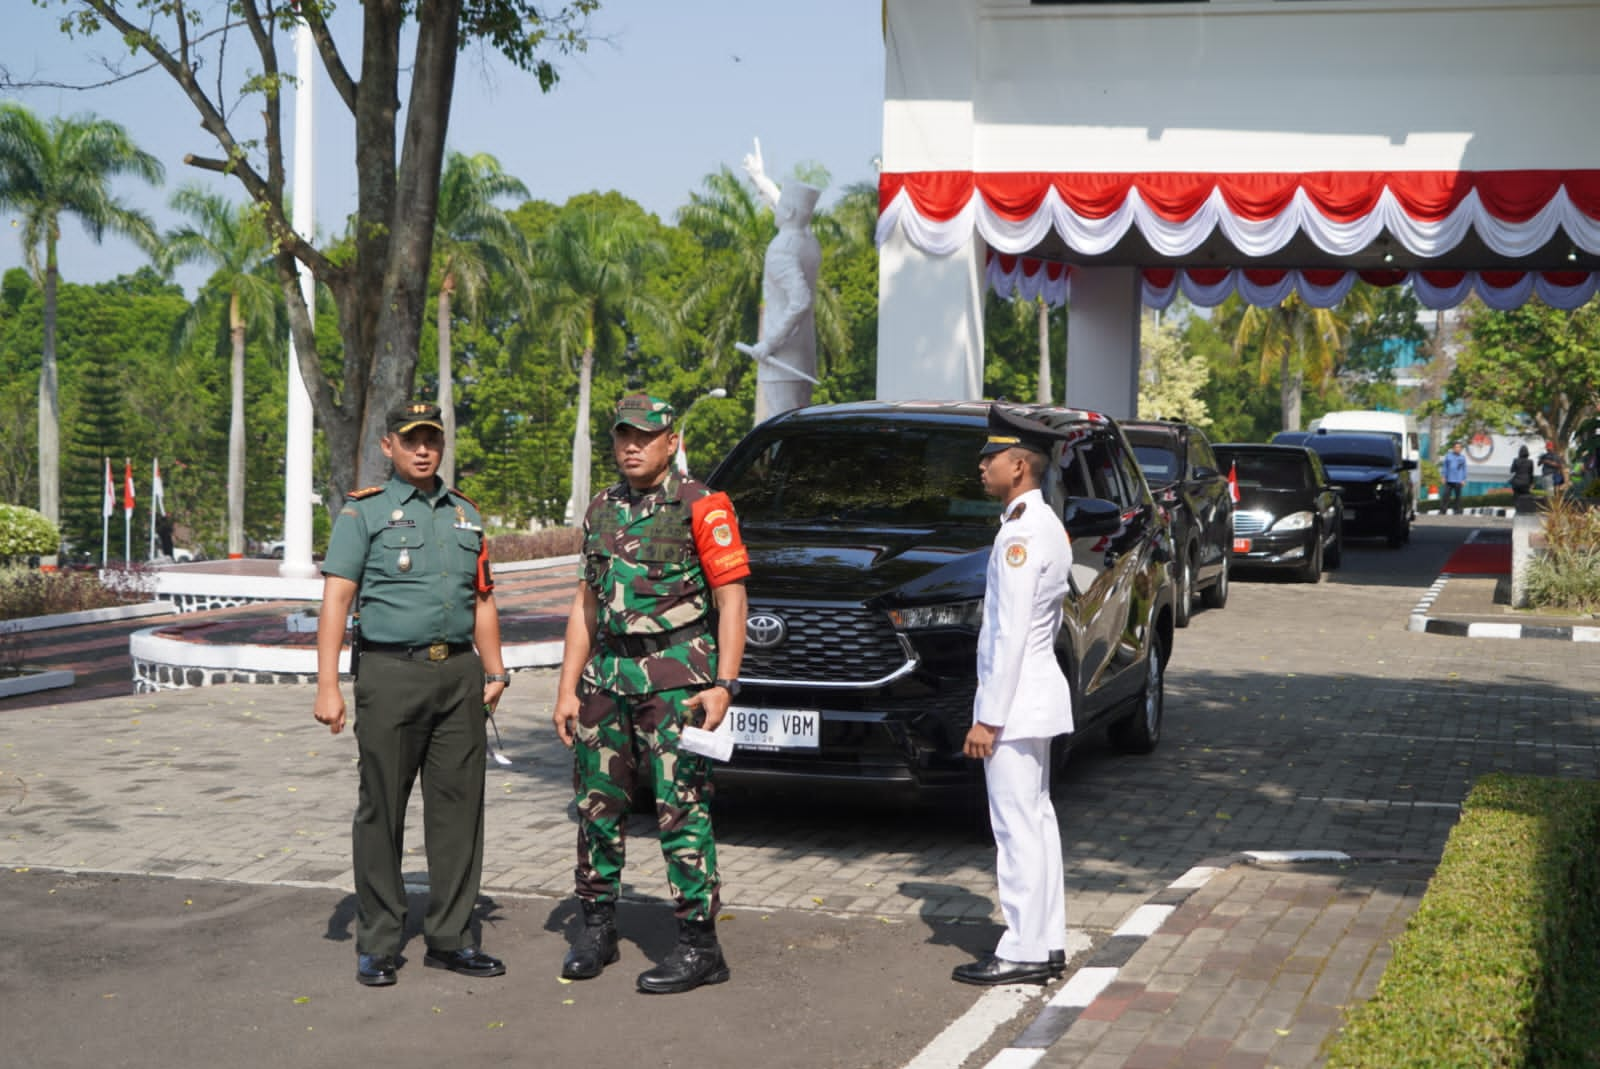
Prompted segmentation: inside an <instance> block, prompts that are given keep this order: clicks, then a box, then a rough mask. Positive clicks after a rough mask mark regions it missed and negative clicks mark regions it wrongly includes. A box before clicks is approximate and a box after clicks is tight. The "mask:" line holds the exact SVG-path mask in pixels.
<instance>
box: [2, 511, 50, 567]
mask: <svg viewBox="0 0 1600 1069" xmlns="http://www.w3.org/2000/svg"><path fill="white" fill-rule="evenodd" d="M60 545H61V532H60V531H58V530H56V525H55V524H53V523H51V522H50V521H49V520H47V519H45V517H44V514H43V513H40V512H35V511H34V510H33V509H30V508H24V507H23V506H21V505H0V563H4V562H6V561H13V560H26V559H28V558H29V557H44V556H48V555H50V554H52V553H54V552H55V551H56V549H57V547H59V546H60Z"/></svg>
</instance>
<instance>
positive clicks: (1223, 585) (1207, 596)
mask: <svg viewBox="0 0 1600 1069" xmlns="http://www.w3.org/2000/svg"><path fill="white" fill-rule="evenodd" d="M1232 561H1233V558H1232V557H1231V556H1225V557H1223V558H1222V571H1220V572H1218V573H1217V581H1216V582H1215V583H1212V584H1211V585H1210V586H1208V587H1206V588H1205V589H1204V590H1202V591H1200V604H1202V605H1204V606H1205V607H1206V608H1208V609H1220V608H1222V607H1223V606H1224V605H1226V604H1228V572H1229V570H1230V569H1232V567H1233V563H1232Z"/></svg>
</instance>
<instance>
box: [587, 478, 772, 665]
mask: <svg viewBox="0 0 1600 1069" xmlns="http://www.w3.org/2000/svg"><path fill="white" fill-rule="evenodd" d="M712 499H717V500H719V501H720V502H721V503H722V504H724V505H726V513H725V515H724V516H723V518H721V519H720V520H717V521H715V526H714V527H710V528H708V532H711V531H714V532H715V534H714V539H715V540H714V541H712V540H711V538H712V536H711V535H710V534H709V533H708V535H707V536H706V537H705V539H704V541H703V542H702V546H715V547H719V548H718V549H717V552H716V553H714V554H713V555H714V556H720V555H723V554H724V553H731V554H732V555H733V556H735V557H737V560H735V561H734V562H733V565H732V567H731V568H730V567H729V566H728V562H727V561H723V560H718V561H715V562H714V563H713V570H714V571H715V573H716V574H718V575H719V577H720V579H721V581H732V580H733V579H738V578H742V577H743V576H744V575H746V574H748V571H749V569H748V566H747V565H746V564H745V555H744V547H743V545H742V543H740V542H739V539H738V528H737V521H736V520H735V519H734V517H733V507H732V505H731V504H727V499H726V498H725V497H724V496H723V495H721V494H713V493H712V491H711V490H710V489H709V488H708V487H707V486H706V485H705V484H704V483H701V482H698V481H696V480H694V479H687V478H683V477H680V476H679V475H677V474H676V473H669V474H668V475H667V477H666V480H665V481H664V482H663V483H662V484H661V485H660V486H658V487H656V488H655V489H654V490H650V491H647V492H644V493H640V492H638V491H634V490H631V489H630V488H629V486H628V484H627V483H625V482H624V483H618V484H617V485H615V486H612V487H611V488H609V489H607V490H606V491H605V492H604V493H601V494H600V495H598V496H597V497H596V498H595V499H594V500H593V501H592V502H590V503H589V509H588V511H587V512H586V513H585V514H584V518H583V559H582V562H581V563H580V565H579V567H580V568H581V570H582V579H583V581H584V582H585V583H587V584H588V586H589V588H590V589H591V590H593V591H594V593H595V597H596V598H597V600H598V601H599V611H598V613H597V618H596V634H595V642H594V654H593V656H592V657H591V658H590V660H589V663H588V664H587V665H586V666H585V667H584V673H583V678H584V682H586V683H588V684H590V685H591V686H594V687H597V688H599V689H602V690H607V691H611V692H612V693H614V694H649V693H652V692H654V691H658V690H669V689H672V688H676V687H688V686H694V685H696V684H705V683H710V682H711V681H712V680H713V679H715V678H716V668H717V649H716V627H715V619H714V614H713V612H712V607H713V600H712V595H711V590H712V586H713V584H712V582H711V581H710V580H709V579H708V578H707V568H706V566H705V562H704V561H703V560H702V553H703V552H704V549H703V548H702V546H697V542H696V530H695V523H696V522H702V523H703V521H704V515H703V514H704V512H705V506H706V505H707V504H708V503H710V502H711V501H712ZM730 543H731V544H730ZM666 632H671V633H672V634H671V636H669V638H668V639H667V640H666V641H669V642H670V645H666V646H665V647H664V648H662V649H659V650H656V651H654V652H649V653H645V654H642V655H635V656H630V655H628V654H627V653H626V652H623V651H621V650H619V649H617V648H615V647H614V646H612V645H608V642H607V640H608V637H613V636H624V635H626V636H635V637H637V636H656V640H660V639H659V636H662V635H663V634H664V633H666Z"/></svg>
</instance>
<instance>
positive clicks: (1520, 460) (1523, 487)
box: [1510, 445, 1533, 497]
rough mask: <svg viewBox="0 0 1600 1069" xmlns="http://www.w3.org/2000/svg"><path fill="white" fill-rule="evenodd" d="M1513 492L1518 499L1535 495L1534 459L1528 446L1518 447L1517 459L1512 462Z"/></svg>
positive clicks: (1511, 480) (1511, 481)
mask: <svg viewBox="0 0 1600 1069" xmlns="http://www.w3.org/2000/svg"><path fill="white" fill-rule="evenodd" d="M1510 484H1511V492H1512V493H1513V494H1515V495H1516V496H1517V497H1524V496H1526V495H1528V494H1531V493H1533V458H1532V457H1530V456H1528V447H1527V446H1525V445H1524V446H1518V447H1517V455H1516V459H1514V460H1512V461H1511V479H1510Z"/></svg>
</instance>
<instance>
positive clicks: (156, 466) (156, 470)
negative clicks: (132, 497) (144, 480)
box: [144, 459, 161, 560]
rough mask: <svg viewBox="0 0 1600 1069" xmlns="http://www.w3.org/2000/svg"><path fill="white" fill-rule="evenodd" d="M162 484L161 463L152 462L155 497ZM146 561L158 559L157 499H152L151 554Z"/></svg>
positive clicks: (151, 487)
mask: <svg viewBox="0 0 1600 1069" xmlns="http://www.w3.org/2000/svg"><path fill="white" fill-rule="evenodd" d="M160 484H161V461H159V460H154V459H152V460H151V461H150V493H151V494H152V495H154V493H155V488H156V487H157V486H159V485H160ZM144 559H145V560H155V559H156V499H155V497H154V496H152V497H151V498H150V552H148V553H146V554H145V555H144Z"/></svg>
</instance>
